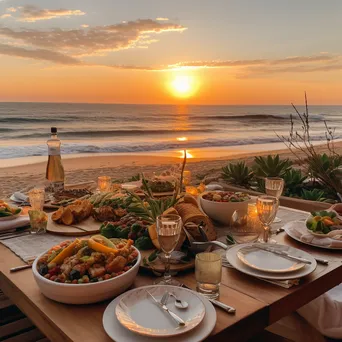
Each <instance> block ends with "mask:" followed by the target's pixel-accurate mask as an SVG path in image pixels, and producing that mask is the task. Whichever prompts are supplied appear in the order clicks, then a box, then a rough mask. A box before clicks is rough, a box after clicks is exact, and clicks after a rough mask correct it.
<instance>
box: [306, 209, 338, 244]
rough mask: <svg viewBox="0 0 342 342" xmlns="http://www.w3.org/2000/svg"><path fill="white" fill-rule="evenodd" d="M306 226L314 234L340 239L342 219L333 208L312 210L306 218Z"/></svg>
mask: <svg viewBox="0 0 342 342" xmlns="http://www.w3.org/2000/svg"><path fill="white" fill-rule="evenodd" d="M306 228H307V229H308V231H309V232H310V233H311V234H313V235H315V236H319V237H330V238H338V239H340V238H341V239H342V220H341V218H340V217H339V215H338V214H337V212H336V211H333V210H329V211H327V210H322V211H315V212H312V213H311V215H310V216H309V217H308V218H307V220H306Z"/></svg>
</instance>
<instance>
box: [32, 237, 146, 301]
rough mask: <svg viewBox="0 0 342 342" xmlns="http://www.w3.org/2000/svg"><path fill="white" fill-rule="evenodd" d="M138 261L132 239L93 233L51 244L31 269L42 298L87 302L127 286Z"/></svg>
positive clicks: (105, 297) (119, 292)
mask: <svg viewBox="0 0 342 342" xmlns="http://www.w3.org/2000/svg"><path fill="white" fill-rule="evenodd" d="M140 262H141V255H140V252H139V251H138V250H137V249H136V248H135V247H134V246H133V241H132V240H124V239H115V242H112V241H110V240H109V239H107V238H105V237H104V236H101V235H95V236H93V237H91V238H88V239H75V240H74V241H71V240H67V241H64V242H62V243H60V244H59V245H56V246H53V247H52V248H50V249H49V250H48V251H46V252H44V253H42V254H41V255H40V256H39V257H38V258H37V259H36V260H35V261H34V263H33V265H32V270H33V276H34V278H35V280H36V282H37V285H38V287H39V289H40V291H41V292H42V293H43V294H44V295H45V296H46V297H48V298H50V299H52V300H55V301H57V302H61V303H66V304H89V303H96V302H100V301H103V300H105V299H109V298H113V297H115V296H117V295H119V294H121V293H122V292H124V291H125V290H126V289H127V288H129V287H130V286H131V285H132V283H133V282H134V279H135V277H136V275H137V273H138V270H139V266H140Z"/></svg>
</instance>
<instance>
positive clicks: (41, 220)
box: [28, 210, 48, 234]
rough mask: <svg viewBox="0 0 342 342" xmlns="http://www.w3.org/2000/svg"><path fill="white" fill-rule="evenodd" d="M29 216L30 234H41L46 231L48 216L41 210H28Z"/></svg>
mask: <svg viewBox="0 0 342 342" xmlns="http://www.w3.org/2000/svg"><path fill="white" fill-rule="evenodd" d="M28 214H29V217H30V226H31V227H30V233H31V234H41V233H46V228H47V223H48V216H47V214H46V213H45V212H44V211H42V210H29V211H28Z"/></svg>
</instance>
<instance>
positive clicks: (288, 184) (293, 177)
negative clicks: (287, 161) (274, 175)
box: [284, 168, 307, 197]
mask: <svg viewBox="0 0 342 342" xmlns="http://www.w3.org/2000/svg"><path fill="white" fill-rule="evenodd" d="M306 179H307V176H305V175H303V173H302V171H301V170H297V169H294V168H291V169H289V170H287V171H286V172H285V174H284V182H285V191H284V195H285V196H291V197H292V196H296V195H297V196H298V195H300V194H301V190H302V188H303V184H304V182H305V180H306Z"/></svg>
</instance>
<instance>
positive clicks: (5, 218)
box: [0, 205, 23, 221]
mask: <svg viewBox="0 0 342 342" xmlns="http://www.w3.org/2000/svg"><path fill="white" fill-rule="evenodd" d="M11 208H14V209H16V210H17V209H20V211H19V212H18V213H16V214H14V215H11V216H3V217H0V221H11V220H14V219H16V218H17V217H19V216H20V215H21V212H22V211H23V210H22V209H21V208H19V207H17V206H14V205H12V206H11Z"/></svg>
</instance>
